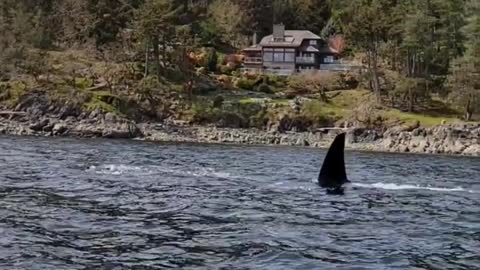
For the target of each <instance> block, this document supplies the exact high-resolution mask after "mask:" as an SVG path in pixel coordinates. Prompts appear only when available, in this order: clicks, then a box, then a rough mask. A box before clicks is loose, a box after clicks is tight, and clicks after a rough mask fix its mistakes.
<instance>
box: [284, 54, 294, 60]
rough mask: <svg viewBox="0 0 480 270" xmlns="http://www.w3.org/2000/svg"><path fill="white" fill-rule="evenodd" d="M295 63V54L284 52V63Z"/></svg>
mask: <svg viewBox="0 0 480 270" xmlns="http://www.w3.org/2000/svg"><path fill="white" fill-rule="evenodd" d="M294 61H295V53H294V52H286V53H285V62H294Z"/></svg>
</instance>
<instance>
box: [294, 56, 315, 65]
mask: <svg viewBox="0 0 480 270" xmlns="http://www.w3.org/2000/svg"><path fill="white" fill-rule="evenodd" d="M295 59H296V62H297V64H315V58H314V57H297V58H295Z"/></svg>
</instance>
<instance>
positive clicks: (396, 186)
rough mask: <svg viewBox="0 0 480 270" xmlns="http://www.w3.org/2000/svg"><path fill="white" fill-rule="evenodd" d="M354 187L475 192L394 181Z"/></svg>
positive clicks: (355, 184)
mask: <svg viewBox="0 0 480 270" xmlns="http://www.w3.org/2000/svg"><path fill="white" fill-rule="evenodd" d="M351 185H352V186H353V187H362V188H377V189H387V190H404V189H414V190H431V191H440V192H458V191H463V192H470V193H474V192H475V191H473V190H467V189H464V188H462V187H456V188H441V187H430V186H419V185H400V184H394V183H374V184H361V183H353V184H351Z"/></svg>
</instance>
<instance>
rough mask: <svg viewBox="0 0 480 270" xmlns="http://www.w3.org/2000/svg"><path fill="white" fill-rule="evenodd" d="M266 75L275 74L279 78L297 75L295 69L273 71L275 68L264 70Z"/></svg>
mask: <svg viewBox="0 0 480 270" xmlns="http://www.w3.org/2000/svg"><path fill="white" fill-rule="evenodd" d="M264 72H265V73H267V74H275V75H278V76H290V75H293V74H294V73H295V70H293V69H273V68H268V69H265V70H264Z"/></svg>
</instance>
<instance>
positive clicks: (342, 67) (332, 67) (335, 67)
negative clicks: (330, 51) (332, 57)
mask: <svg viewBox="0 0 480 270" xmlns="http://www.w3.org/2000/svg"><path fill="white" fill-rule="evenodd" d="M360 69H362V66H358V65H353V64H347V63H339V62H337V63H332V64H321V65H320V70H327V71H351V70H360Z"/></svg>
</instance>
